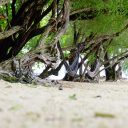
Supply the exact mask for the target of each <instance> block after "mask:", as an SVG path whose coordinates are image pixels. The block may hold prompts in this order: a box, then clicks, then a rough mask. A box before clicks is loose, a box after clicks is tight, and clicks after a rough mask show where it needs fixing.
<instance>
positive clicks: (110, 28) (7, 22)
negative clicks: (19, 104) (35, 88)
mask: <svg viewBox="0 0 128 128" xmlns="http://www.w3.org/2000/svg"><path fill="white" fill-rule="evenodd" d="M127 18H128V4H127V1H125V0H121V1H120V0H115V1H113V0H97V1H95V0H89V1H88V0H77V1H76V0H22V1H21V0H2V1H0V62H1V63H0V70H1V71H0V74H1V75H0V76H1V78H2V79H6V80H7V79H8V80H9V81H10V79H11V78H13V79H14V81H18V82H26V83H32V82H33V81H34V82H35V83H38V82H42V81H43V80H44V79H45V78H47V77H48V76H49V75H52V74H54V75H57V74H58V72H59V70H60V68H61V67H62V65H64V66H65V67H66V70H67V74H66V75H65V77H64V80H71V81H72V80H73V81H89V82H90V81H95V80H96V81H97V80H99V73H100V72H101V67H103V68H104V70H105V74H106V80H112V81H115V80H117V79H119V78H121V74H122V71H123V70H126V69H127V68H128V66H127V60H126V58H127V57H128V50H127V47H128V44H127V40H128V39H127V36H128V30H127V28H128V20H127ZM36 62H41V63H43V64H44V65H45V69H44V70H43V71H42V73H41V74H40V75H39V76H37V77H34V76H33V71H32V66H33V65H34V64H35V63H36ZM58 62H59V63H58ZM3 65H4V66H3ZM117 66H118V70H116V67H117ZM78 72H79V73H78ZM43 82H44V81H43Z"/></svg>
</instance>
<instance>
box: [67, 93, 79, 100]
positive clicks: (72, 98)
mask: <svg viewBox="0 0 128 128" xmlns="http://www.w3.org/2000/svg"><path fill="white" fill-rule="evenodd" d="M69 98H70V99H71V100H77V98H76V94H73V95H71V96H69Z"/></svg>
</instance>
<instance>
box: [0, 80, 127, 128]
mask: <svg viewBox="0 0 128 128" xmlns="http://www.w3.org/2000/svg"><path fill="white" fill-rule="evenodd" d="M61 83H62V84H63V90H58V87H43V86H41V85H40V86H33V85H23V84H20V83H8V82H5V81H3V80H0V122H1V123H0V128H128V82H127V81H119V82H100V83H99V84H98V83H97V84H93V83H92V84H91V83H77V82H75V83H74V82H61Z"/></svg>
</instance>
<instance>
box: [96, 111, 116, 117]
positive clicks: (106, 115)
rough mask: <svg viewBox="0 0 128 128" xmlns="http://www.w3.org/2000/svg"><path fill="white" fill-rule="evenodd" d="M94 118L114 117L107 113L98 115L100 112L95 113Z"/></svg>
mask: <svg viewBox="0 0 128 128" xmlns="http://www.w3.org/2000/svg"><path fill="white" fill-rule="evenodd" d="M95 117H102V118H115V116H114V115H113V114H109V113H100V112H96V113H95Z"/></svg>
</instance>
